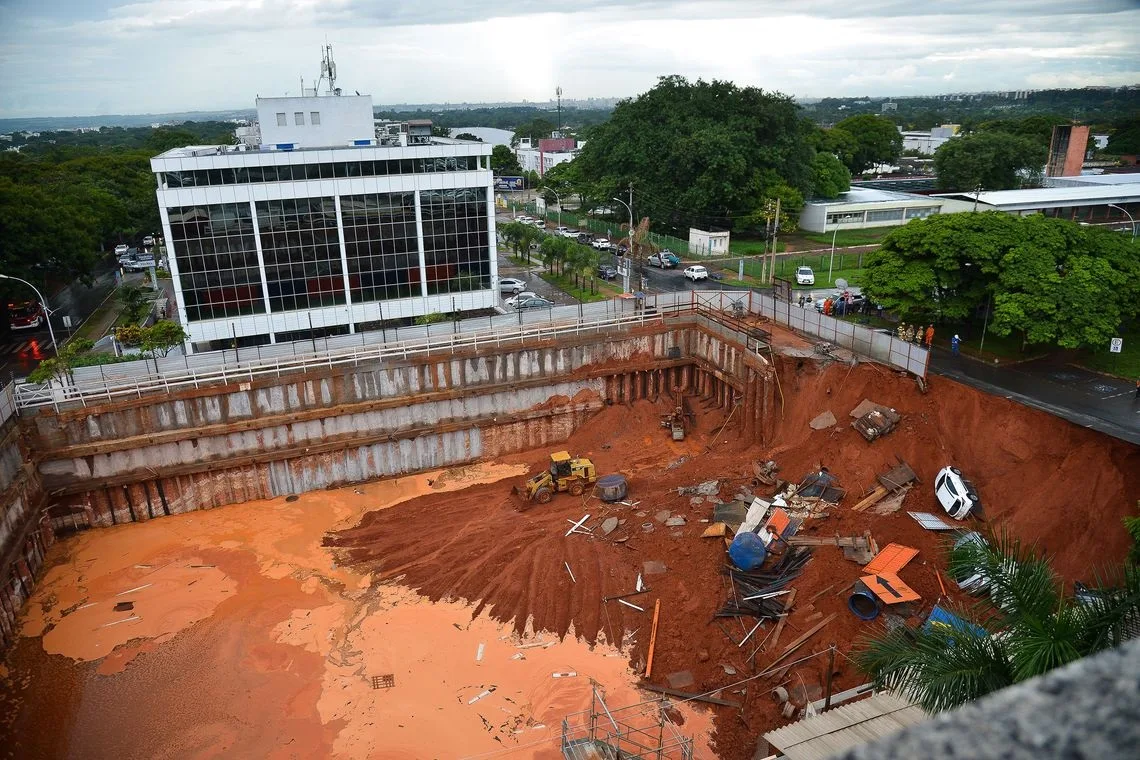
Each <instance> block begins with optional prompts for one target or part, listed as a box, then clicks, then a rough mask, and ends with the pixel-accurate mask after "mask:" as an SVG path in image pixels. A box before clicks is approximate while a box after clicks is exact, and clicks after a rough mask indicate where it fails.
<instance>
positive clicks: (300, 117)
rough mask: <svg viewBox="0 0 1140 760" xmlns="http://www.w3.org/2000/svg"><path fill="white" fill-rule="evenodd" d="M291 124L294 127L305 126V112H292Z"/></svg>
mask: <svg viewBox="0 0 1140 760" xmlns="http://www.w3.org/2000/svg"><path fill="white" fill-rule="evenodd" d="M293 123H294V124H295V125H297V126H298V127H303V126H305V112H304V111H294V112H293Z"/></svg>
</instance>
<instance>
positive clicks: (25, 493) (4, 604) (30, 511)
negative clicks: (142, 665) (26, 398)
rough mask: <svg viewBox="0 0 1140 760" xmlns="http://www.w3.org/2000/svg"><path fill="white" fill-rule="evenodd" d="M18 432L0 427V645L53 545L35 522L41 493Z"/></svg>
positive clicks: (10, 634) (9, 638) (12, 632)
mask: <svg viewBox="0 0 1140 760" xmlns="http://www.w3.org/2000/svg"><path fill="white" fill-rule="evenodd" d="M29 459H30V452H29V451H28V449H27V447H26V446H25V445H24V441H23V440H22V437H21V429H20V427H19V425H18V424H17V422H16V420H15V419H14V418H13V419H10V420H8V422H6V423H4V424H3V425H2V426H0V644H2V645H3V646H5V647H6V646H7V645H8V644H11V643H12V642H13V641H14V640H15V637H16V619H17V616H18V615H19V611H20V607H21V606H22V605H23V603H24V600H25V599H27V598H28V596H29V595H30V594H31V592H32V588H33V587H34V586H35V581H36V578H37V577H39V573H40V570H41V568H42V567H43V561H44V554H45V552H46V551H47V548H48V546H50V545H51V543H52V541H53V540H54V534H53V532H52V530H51V527H50V525H44V524H43V523H42V522H41V520H40V517H41V511H40V510H41V507H42V506H43V502H44V499H43V489H42V486H41V483H40V479H39V477H38V475H37V473H36V469H35V467H33V466H32V465H31V463H30V462H29Z"/></svg>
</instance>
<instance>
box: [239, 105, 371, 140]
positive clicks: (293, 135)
mask: <svg viewBox="0 0 1140 760" xmlns="http://www.w3.org/2000/svg"><path fill="white" fill-rule="evenodd" d="M281 114H284V119H285V124H284V125H281V124H280V123H279V121H280V120H279V115H281ZM313 114H317V115H318V116H317V120H318V121H319V122H320V123H319V124H314V123H313V121H314V118H313ZM257 120H258V123H259V126H260V128H261V143H262V144H263V145H282V144H292V145H294V146H298V147H310V148H311V147H323V146H338V147H339V146H344V145H352V144H353V143H354V142H355V141H357V140H374V139H375V129H374V127H373V120H372V96H370V95H339V96H337V95H323V96H314V97H305V98H258V99H257Z"/></svg>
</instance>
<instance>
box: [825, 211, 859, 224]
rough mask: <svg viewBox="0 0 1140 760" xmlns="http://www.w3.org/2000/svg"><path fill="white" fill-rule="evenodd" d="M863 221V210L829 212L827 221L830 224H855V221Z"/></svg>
mask: <svg viewBox="0 0 1140 760" xmlns="http://www.w3.org/2000/svg"><path fill="white" fill-rule="evenodd" d="M862 222H863V212H862V211H849V212H843V213H838V214H828V215H827V223H828V224H855V223H860V224H861V223H862Z"/></svg>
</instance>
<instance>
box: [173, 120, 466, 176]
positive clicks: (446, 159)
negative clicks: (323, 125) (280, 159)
mask: <svg viewBox="0 0 1140 760" xmlns="http://www.w3.org/2000/svg"><path fill="white" fill-rule="evenodd" d="M302 115H303V114H302ZM315 115H316V116H317V117H318V118H319V116H320V114H319V113H318V114H315ZM313 123H314V124H315V123H316V122H313ZM282 126H284V125H282ZM478 168H479V156H443V157H439V158H405V159H399V160H389V161H336V162H333V163H330V164H281V165H276V166H250V167H232V168H227V169H192V170H189V171H175V172H164V176H165V181H166V185H167V187H171V188H177V187H211V186H217V185H245V184H250V183H259V182H291V181H292V182H295V181H298V180H306V179H334V178H336V177H387V176H389V175H397V174H435V173H436V172H457V171H458V172H465V171H475V170H477V169H478Z"/></svg>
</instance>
